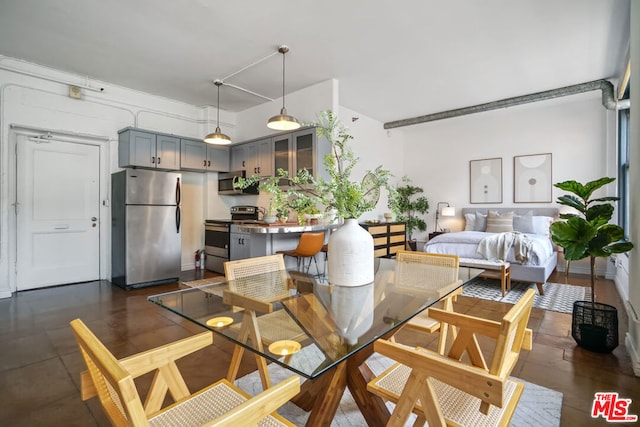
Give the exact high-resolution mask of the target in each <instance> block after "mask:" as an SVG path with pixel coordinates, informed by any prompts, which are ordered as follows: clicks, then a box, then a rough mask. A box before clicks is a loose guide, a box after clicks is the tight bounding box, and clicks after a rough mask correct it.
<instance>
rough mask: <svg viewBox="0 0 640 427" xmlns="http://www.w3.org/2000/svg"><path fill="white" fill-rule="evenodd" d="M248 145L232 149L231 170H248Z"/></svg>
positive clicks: (236, 146)
mask: <svg viewBox="0 0 640 427" xmlns="http://www.w3.org/2000/svg"><path fill="white" fill-rule="evenodd" d="M247 145H248V144H240V145H234V146H233V147H231V170H232V171H234V172H235V171H241V170H246V169H247V149H246V146H247Z"/></svg>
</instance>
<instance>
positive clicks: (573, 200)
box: [549, 177, 633, 352]
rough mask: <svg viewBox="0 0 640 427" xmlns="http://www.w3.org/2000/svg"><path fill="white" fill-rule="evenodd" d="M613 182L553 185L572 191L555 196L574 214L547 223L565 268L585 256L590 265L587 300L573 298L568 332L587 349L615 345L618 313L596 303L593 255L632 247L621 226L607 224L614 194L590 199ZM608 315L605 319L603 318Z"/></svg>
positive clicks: (608, 253) (614, 198)
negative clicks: (570, 325)
mask: <svg viewBox="0 0 640 427" xmlns="http://www.w3.org/2000/svg"><path fill="white" fill-rule="evenodd" d="M613 181H615V178H609V177H604V178H600V179H597V180H595V181H591V182H587V183H586V184H581V183H579V182H577V181H564V182H559V183H556V184H554V186H555V187H557V188H559V189H561V190H564V191H568V192H570V193H573V195H570V194H565V195H563V196H560V197H558V203H560V204H561V205H565V206H570V207H572V208H574V209H575V210H576V211H578V213H577V214H573V213H565V214H561V215H560V218H562V219H565V220H566V221H557V222H554V223H553V224H551V226H550V228H549V231H550V233H551V239H552V240H553V242H554V243H555V244H556V245H558V246H560V247H562V248H564V258H565V260H566V261H567V270H568V267H569V263H570V262H571V261H576V260H580V259H584V258H589V260H590V265H591V301H576V302H575V303H574V305H573V322H572V330H571V335H572V336H573V338H574V339H575V340H576V342H577V343H578V345H580V346H581V347H584V348H586V349H589V350H594V351H599V352H610V351H612V350H613V349H614V348H616V347H617V345H618V326H617V323H618V316H617V310H616V309H615V307H612V306H610V305H607V304H601V303H597V302H596V278H597V274H596V258H599V257H609V256H610V255H612V254H621V253H625V252H628V251H630V250H631V249H633V243H631V242H629V241H624V240H622V239H623V238H624V229H623V228H622V227H620V226H618V225H615V224H610V223H609V221H610V220H611V218H612V217H613V211H614V208H613V205H612V204H611V203H608V202H613V201H617V200H618V197H600V198H596V199H591V195H592V194H593V192H594V191H596V190H598V189H599V188H601V187H603V186H605V185H607V184H609V183H611V182H613ZM607 318H610V319H609V320H610V322H609V321H606V320H605V321H603V319H607Z"/></svg>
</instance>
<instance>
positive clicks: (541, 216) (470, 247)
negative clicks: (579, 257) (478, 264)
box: [424, 208, 558, 284]
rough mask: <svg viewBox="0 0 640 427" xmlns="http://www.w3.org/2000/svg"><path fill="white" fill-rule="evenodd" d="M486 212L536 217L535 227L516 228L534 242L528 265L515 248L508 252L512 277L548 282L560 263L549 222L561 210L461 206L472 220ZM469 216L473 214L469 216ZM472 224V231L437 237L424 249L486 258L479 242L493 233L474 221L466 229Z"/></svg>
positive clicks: (534, 220)
mask: <svg viewBox="0 0 640 427" xmlns="http://www.w3.org/2000/svg"><path fill="white" fill-rule="evenodd" d="M487 211H495V212H498V213H499V214H502V213H505V212H514V214H515V215H518V216H520V219H523V218H524V219H523V221H524V220H528V218H527V215H528V214H531V216H532V217H533V218H532V219H533V225H535V227H534V229H532V230H529V229H526V230H525V229H523V230H524V231H523V230H519V229H517V228H516V230H515V231H522V232H524V233H525V234H526V236H527V237H528V238H529V240H530V241H531V242H532V245H531V249H532V251H531V254H530V257H529V262H528V263H527V264H521V263H519V262H517V261H516V259H515V257H514V254H513V248H512V249H511V250H510V251H509V254H508V256H507V261H509V262H510V263H511V280H514V281H520V282H532V283H539V284H543V283H545V282H546V281H547V279H548V278H549V275H551V273H552V272H553V270H554V269H555V268H556V266H557V263H558V256H557V251H556V248H555V246H554V245H553V243H552V242H551V239H550V238H549V236H548V221H550V218H553V219H556V218H557V217H558V209H557V208H464V209H462V214H463V217H466V218H467V219H469V220H470V221H473V216H475V215H476V213H480V214H481V215H486V214H487ZM469 215H471V216H472V217H469ZM536 217H537V218H536ZM470 225H471V229H470V230H466V231H460V232H453V233H444V234H440V235H438V236H436V237H434V238H433V239H431V240H429V241H428V242H427V243H426V244H425V245H424V251H425V252H431V253H440V254H453V255H458V256H460V257H463V258H475V259H483V257H482V255H480V254H478V253H477V248H478V244H479V243H480V241H481V240H482V239H483V238H484V237H486V236H489V235H491V234H493V233H487V232H486V231H480V230H481V228H482V224H479V225H478V226H475V228H474V225H473V224H469V223H468V224H467V225H466V228H469V226H470Z"/></svg>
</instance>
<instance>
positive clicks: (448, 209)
mask: <svg viewBox="0 0 640 427" xmlns="http://www.w3.org/2000/svg"><path fill="white" fill-rule="evenodd" d="M442 216H456V208H454V207H452V206H445V207H443V208H442Z"/></svg>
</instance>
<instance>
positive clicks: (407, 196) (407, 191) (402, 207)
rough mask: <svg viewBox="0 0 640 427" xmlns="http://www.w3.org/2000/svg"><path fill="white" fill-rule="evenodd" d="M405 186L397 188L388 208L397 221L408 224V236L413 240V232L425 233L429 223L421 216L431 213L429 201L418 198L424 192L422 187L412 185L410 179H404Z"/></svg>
mask: <svg viewBox="0 0 640 427" xmlns="http://www.w3.org/2000/svg"><path fill="white" fill-rule="evenodd" d="M402 183H403V185H401V186H399V187H397V188H396V192H395V194H390V195H389V199H388V206H389V209H391V212H393V213H394V214H395V215H396V221H402V222H405V223H406V224H407V226H406V227H407V236H408V238H409V240H413V230H415V229H418V230H420V231H425V230H426V229H427V223H426V222H425V221H424V219H423V218H422V217H420V216H419V214H422V215H424V214H426V213H427V212H429V201H428V200H427V198H426V197H424V196H417V197H416V195H419V194H421V193H423V192H424V190H423V189H422V188H421V187H417V186H415V185H411V179H410V178H409V177H406V176H404V177H402Z"/></svg>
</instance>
